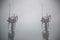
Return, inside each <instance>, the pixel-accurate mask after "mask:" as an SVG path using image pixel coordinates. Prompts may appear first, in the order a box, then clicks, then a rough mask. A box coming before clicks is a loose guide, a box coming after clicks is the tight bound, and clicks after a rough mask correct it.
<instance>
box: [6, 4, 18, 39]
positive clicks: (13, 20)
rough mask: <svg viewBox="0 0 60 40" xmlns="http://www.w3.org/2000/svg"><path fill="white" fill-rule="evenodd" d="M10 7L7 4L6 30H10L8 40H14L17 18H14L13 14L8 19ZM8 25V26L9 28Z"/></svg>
mask: <svg viewBox="0 0 60 40" xmlns="http://www.w3.org/2000/svg"><path fill="white" fill-rule="evenodd" d="M10 7H11V5H10V4H9V17H8V20H7V22H8V30H9V28H10V30H9V31H8V40H14V36H15V31H14V30H15V29H14V28H15V24H16V22H17V19H18V16H15V14H14V15H13V16H11V17H10V11H11V10H10ZM9 25H10V26H9Z"/></svg>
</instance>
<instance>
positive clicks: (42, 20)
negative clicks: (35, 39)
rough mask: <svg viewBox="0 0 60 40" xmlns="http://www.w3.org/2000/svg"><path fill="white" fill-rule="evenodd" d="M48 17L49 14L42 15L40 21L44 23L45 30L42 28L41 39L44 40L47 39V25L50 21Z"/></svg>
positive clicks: (49, 16)
mask: <svg viewBox="0 0 60 40" xmlns="http://www.w3.org/2000/svg"><path fill="white" fill-rule="evenodd" d="M50 18H51V15H46V16H45V17H42V19H41V22H42V25H43V24H44V28H45V30H43V32H42V34H43V39H45V40H49V31H48V27H49V26H48V25H49V22H50Z"/></svg>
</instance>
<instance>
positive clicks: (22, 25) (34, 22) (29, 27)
mask: <svg viewBox="0 0 60 40" xmlns="http://www.w3.org/2000/svg"><path fill="white" fill-rule="evenodd" d="M58 2H59V1H57V0H2V4H1V5H0V6H1V7H2V8H1V13H0V38H1V40H8V22H7V19H8V17H9V6H8V5H9V4H11V16H12V15H13V14H14V13H15V14H16V15H17V16H18V21H17V23H16V28H15V38H14V39H15V40H43V38H42V29H41V28H42V27H41V21H40V20H41V17H42V4H43V9H44V10H43V16H45V15H46V13H48V14H50V15H51V22H50V25H49V33H50V35H49V40H56V38H57V35H58V32H59V29H60V28H59V26H60V12H59V3H58Z"/></svg>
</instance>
